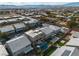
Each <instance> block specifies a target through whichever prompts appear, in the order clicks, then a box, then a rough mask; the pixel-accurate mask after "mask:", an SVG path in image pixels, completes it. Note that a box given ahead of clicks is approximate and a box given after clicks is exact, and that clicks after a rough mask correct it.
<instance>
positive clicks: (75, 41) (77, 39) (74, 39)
mask: <svg viewBox="0 0 79 59" xmlns="http://www.w3.org/2000/svg"><path fill="white" fill-rule="evenodd" d="M69 38H70V40H69V42H68V43H67V44H66V45H67V46H74V47H79V32H73V33H72V35H71V36H70V37H69Z"/></svg>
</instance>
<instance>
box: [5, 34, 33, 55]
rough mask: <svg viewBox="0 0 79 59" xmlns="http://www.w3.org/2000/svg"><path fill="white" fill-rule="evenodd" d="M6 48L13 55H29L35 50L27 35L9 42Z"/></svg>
mask: <svg viewBox="0 0 79 59" xmlns="http://www.w3.org/2000/svg"><path fill="white" fill-rule="evenodd" d="M6 47H7V49H8V50H9V52H10V53H11V54H12V55H19V54H21V53H28V52H29V51H31V50H32V49H33V48H32V47H31V42H30V41H29V39H28V38H27V37H26V36H25V35H22V36H19V37H16V38H14V39H11V40H9V41H7V42H6Z"/></svg>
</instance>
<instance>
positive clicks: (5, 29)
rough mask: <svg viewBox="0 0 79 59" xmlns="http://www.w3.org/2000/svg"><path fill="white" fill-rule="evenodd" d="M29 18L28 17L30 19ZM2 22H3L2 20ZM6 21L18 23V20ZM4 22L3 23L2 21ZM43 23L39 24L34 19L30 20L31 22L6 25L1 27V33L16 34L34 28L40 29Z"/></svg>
mask: <svg viewBox="0 0 79 59" xmlns="http://www.w3.org/2000/svg"><path fill="white" fill-rule="evenodd" d="M28 18H29V17H27V19H28ZM0 21H2V20H0ZM5 21H9V22H13V21H16V19H10V20H5ZM2 22H3V21H2ZM40 25H41V23H39V22H38V20H36V19H33V18H29V20H26V21H23V22H19V23H14V24H11V25H6V26H1V27H0V31H1V32H7V33H14V32H15V31H16V32H19V31H22V30H25V29H26V30H27V29H29V28H34V27H38V26H40Z"/></svg>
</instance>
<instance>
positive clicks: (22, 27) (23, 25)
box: [14, 23, 27, 30]
mask: <svg viewBox="0 0 79 59" xmlns="http://www.w3.org/2000/svg"><path fill="white" fill-rule="evenodd" d="M14 27H15V29H16V30H17V29H18V30H20V29H22V30H23V29H24V28H27V27H26V26H25V24H24V23H16V24H14Z"/></svg>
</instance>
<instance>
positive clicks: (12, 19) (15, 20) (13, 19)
mask: <svg viewBox="0 0 79 59" xmlns="http://www.w3.org/2000/svg"><path fill="white" fill-rule="evenodd" d="M7 21H8V22H17V21H18V20H17V18H10V19H7Z"/></svg>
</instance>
